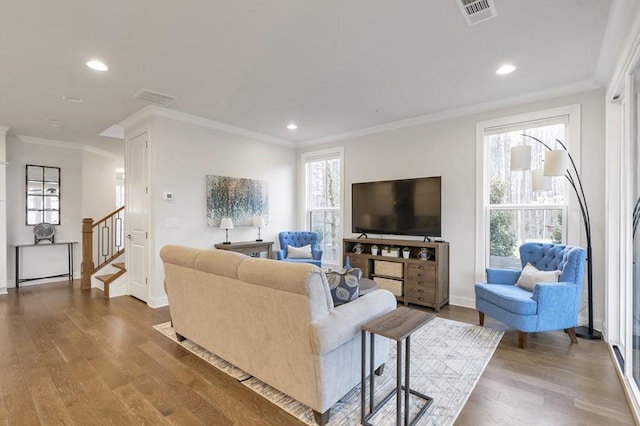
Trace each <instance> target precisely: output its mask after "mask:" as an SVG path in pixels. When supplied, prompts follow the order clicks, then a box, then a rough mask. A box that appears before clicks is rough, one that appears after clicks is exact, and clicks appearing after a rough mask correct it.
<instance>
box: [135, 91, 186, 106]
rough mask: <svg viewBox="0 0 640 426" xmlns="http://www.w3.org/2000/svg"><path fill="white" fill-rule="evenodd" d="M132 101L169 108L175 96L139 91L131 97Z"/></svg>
mask: <svg viewBox="0 0 640 426" xmlns="http://www.w3.org/2000/svg"><path fill="white" fill-rule="evenodd" d="M133 97H134V99H138V100H140V101H145V102H150V103H152V104H156V105H161V106H169V105H171V104H172V103H173V101H175V100H176V99H178V98H176V97H175V96H171V95H166V94H164V93H160V92H154V91H153V90H148V89H140V91H138V93H136V94H135V95H133Z"/></svg>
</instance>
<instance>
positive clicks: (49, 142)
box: [16, 135, 83, 150]
mask: <svg viewBox="0 0 640 426" xmlns="http://www.w3.org/2000/svg"><path fill="white" fill-rule="evenodd" d="M16 138H18V140H19V141H20V142H23V143H31V144H35V145H44V146H53V147H56V148H65V149H77V150H81V149H82V147H83V145H80V144H77V143H73V142H66V141H59V140H55V139H45V138H38V137H35V136H25V135H16Z"/></svg>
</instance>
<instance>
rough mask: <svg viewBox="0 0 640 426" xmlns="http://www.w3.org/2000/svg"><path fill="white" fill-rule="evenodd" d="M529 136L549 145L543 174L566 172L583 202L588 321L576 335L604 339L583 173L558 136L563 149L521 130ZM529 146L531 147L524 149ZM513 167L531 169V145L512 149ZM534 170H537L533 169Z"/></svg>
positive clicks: (579, 199) (581, 209) (565, 175)
mask: <svg viewBox="0 0 640 426" xmlns="http://www.w3.org/2000/svg"><path fill="white" fill-rule="evenodd" d="M522 136H525V137H527V138H530V139H533V140H534V141H536V142H538V143H540V144H542V145H543V146H544V147H545V148H547V152H545V156H544V172H543V175H544V176H564V177H566V178H567V180H568V181H569V184H570V185H571V187H572V188H573V190H574V191H575V193H576V197H577V198H578V203H579V205H580V213H581V214H582V221H583V223H584V231H585V234H586V237H587V303H588V309H589V323H588V325H587V326H586V327H585V326H579V327H576V336H578V337H581V338H583V339H592V340H595V339H601V338H602V334H601V333H600V332H599V331H598V330H594V329H593V262H592V257H591V256H592V252H591V218H590V217H589V208H588V207H587V200H586V198H585V196H584V188H583V187H582V180H581V179H580V174H579V173H578V169H577V168H576V163H575V162H574V161H573V157H571V154H570V153H569V150H568V149H567V147H566V145H565V144H564V143H562V142H561V141H560V140H558V139H556V142H558V143H559V144H560V146H562V149H557V150H554V149H551V147H550V146H549V145H547V144H546V143H544V142H542V141H541V140H540V139H538V138H536V137H533V136H531V135H527V134H524V133H523V134H522ZM523 146H524V147H527V148H528V149H523ZM511 161H512V163H511V164H512V167H511V168H512V170H530V169H531V147H530V146H526V145H521V146H516V147H513V148H512V150H511ZM569 162H570V163H571V168H569ZM534 172H536V171H535V170H534Z"/></svg>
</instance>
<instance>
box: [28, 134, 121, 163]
mask: <svg viewBox="0 0 640 426" xmlns="http://www.w3.org/2000/svg"><path fill="white" fill-rule="evenodd" d="M16 137H17V138H18V140H19V141H20V142H23V143H31V144H35V145H44V146H51V147H54V148H63V149H77V150H79V151H85V152H91V153H92V154H97V155H102V156H103V157H108V158H111V159H113V160H122V157H120V156H118V155H116V154H112V153H111V152H108V151H105V150H102V149H100V148H96V147H95V146H91V145H84V144H79V143H73V142H66V141H59V140H55V139H44V138H38V137H35V136H25V135H16Z"/></svg>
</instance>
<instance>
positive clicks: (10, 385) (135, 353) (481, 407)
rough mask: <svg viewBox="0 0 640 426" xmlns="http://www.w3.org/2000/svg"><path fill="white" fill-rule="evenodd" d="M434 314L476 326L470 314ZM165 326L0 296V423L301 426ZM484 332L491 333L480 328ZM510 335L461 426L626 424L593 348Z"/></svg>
mask: <svg viewBox="0 0 640 426" xmlns="http://www.w3.org/2000/svg"><path fill="white" fill-rule="evenodd" d="M439 315H440V316H442V317H446V318H451V319H454V320H458V321H465V322H470V323H477V313H476V312H475V311H473V310H470V309H464V308H458V307H448V306H447V307H445V308H443V309H442V310H441V312H440V314H439ZM168 320H169V310H168V308H166V307H165V308H160V309H156V310H154V309H151V308H148V307H147V306H146V305H145V304H144V303H142V302H140V301H138V300H136V299H134V298H132V297H127V296H125V297H118V298H114V299H108V300H107V299H103V298H102V293H101V292H99V291H96V290H91V291H81V290H80V289H79V281H78V282H76V283H75V286H74V288H69V287H68V285H67V282H63V283H53V284H44V285H39V286H30V287H22V288H20V290H19V291H16V290H14V289H11V290H9V294H8V295H5V296H0V321H1V322H2V324H3V325H4V326H3V327H0V368H1V370H0V371H1V373H0V396H1V397H0V424H17V425H32V424H33V425H36V424H82V425H91V424H117V425H128V424H132V425H133V424H135V425H138V424H153V425H161V424H181V425H191V424H208V425H301V424H302V423H301V422H299V421H298V420H296V419H295V418H293V417H292V416H290V415H289V414H287V413H285V412H284V411H282V410H280V409H278V408H277V407H275V406H274V405H272V404H271V403H269V402H267V401H266V400H263V399H262V398H261V397H259V396H258V395H256V394H255V393H253V392H252V391H250V390H248V389H247V388H245V387H244V386H242V385H241V384H239V383H237V382H236V381H235V380H234V379H231V378H230V377H228V376H227V375H226V374H224V373H221V372H219V371H217V370H216V369H214V368H211V367H210V366H209V365H208V364H206V363H205V362H204V361H202V360H200V359H199V358H197V357H195V356H193V355H191V354H190V353H189V352H188V351H186V350H184V349H182V348H181V347H179V346H178V345H176V344H174V343H173V342H171V341H169V340H168V339H167V338H165V337H163V336H161V335H160V333H157V332H156V331H154V330H153V329H152V328H151V326H152V325H154V324H158V323H161V322H165V321H168ZM485 326H488V327H494V328H501V327H504V326H502V325H501V324H500V323H497V322H495V321H492V319H491V318H488V317H487V318H486V322H485ZM579 342H580V343H579V344H578V345H571V344H570V343H569V338H568V337H567V336H566V335H564V333H562V332H554V333H539V334H537V335H536V334H534V335H531V336H529V340H528V348H527V349H526V350H524V351H523V350H521V349H518V347H517V333H516V332H515V331H512V330H508V331H507V333H506V334H505V337H504V338H503V340H502V342H501V343H500V345H499V347H498V349H497V351H496V353H495V355H494V356H493V358H492V360H491V361H490V363H489V365H488V366H487V369H486V370H485V372H484V374H483V375H482V377H481V378H480V380H479V382H478V384H477V385H476V388H475V390H474V391H473V393H472V395H471V396H470V398H469V400H468V402H467V404H466V405H465V407H464V409H463V410H462V412H461V414H460V416H459V417H458V421H457V422H456V424H459V425H516V424H517V425H556V424H558V425H560V424H562V425H577V424H583V425H587V424H588V425H604V424H606V425H623V424H626V425H628V424H633V419H632V417H631V413H630V410H629V408H628V406H627V404H626V401H625V398H624V394H623V392H622V388H621V385H620V383H619V381H618V378H617V376H616V373H615V371H614V368H613V365H612V364H611V360H610V357H609V355H608V352H607V348H606V346H605V344H604V343H603V342H597V341H595V342H594V341H585V340H582V339H580V340H579Z"/></svg>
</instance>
